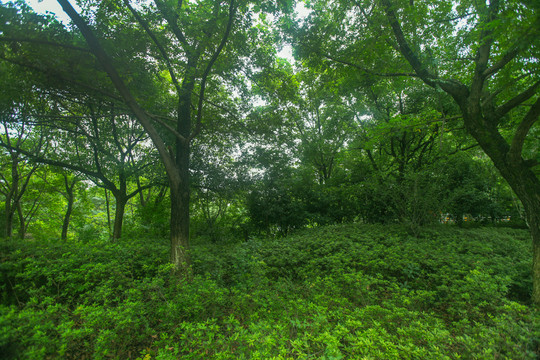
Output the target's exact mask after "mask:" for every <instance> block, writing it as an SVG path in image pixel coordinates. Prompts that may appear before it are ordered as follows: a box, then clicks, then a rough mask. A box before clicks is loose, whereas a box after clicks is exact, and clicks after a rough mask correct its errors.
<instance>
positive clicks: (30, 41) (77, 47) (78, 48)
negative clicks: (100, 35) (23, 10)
mask: <svg viewBox="0 0 540 360" xmlns="http://www.w3.org/2000/svg"><path fill="white" fill-rule="evenodd" d="M0 41H4V42H7V41H12V42H27V43H31V44H41V45H50V46H56V47H61V48H64V49H70V50H76V51H82V52H90V50H89V49H86V48H82V47H79V46H75V45H69V44H61V43H57V42H53V41H48V40H41V39H31V38H17V37H9V36H2V37H0Z"/></svg>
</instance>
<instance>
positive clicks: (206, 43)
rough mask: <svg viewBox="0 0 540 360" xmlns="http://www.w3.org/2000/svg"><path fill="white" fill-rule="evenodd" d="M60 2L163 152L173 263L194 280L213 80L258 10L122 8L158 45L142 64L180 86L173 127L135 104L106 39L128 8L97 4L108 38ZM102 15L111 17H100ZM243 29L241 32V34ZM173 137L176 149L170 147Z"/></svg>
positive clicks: (233, 57)
mask: <svg viewBox="0 0 540 360" xmlns="http://www.w3.org/2000/svg"><path fill="white" fill-rule="evenodd" d="M58 2H59V3H60V4H61V5H62V7H63V9H64V11H65V12H66V13H67V14H68V15H69V17H70V18H71V19H72V21H73V22H74V23H75V25H76V26H77V28H78V29H79V30H80V32H81V33H82V35H83V36H84V38H85V39H86V41H87V43H88V46H89V47H90V50H91V51H92V53H93V54H94V56H95V57H96V58H97V59H98V61H99V63H100V64H101V66H102V67H103V69H104V70H105V72H106V73H107V75H108V76H109V78H110V79H111V81H112V83H113V85H114V87H115V88H116V90H117V92H118V94H119V95H120V96H121V98H122V99H123V101H124V102H125V103H126V105H127V106H128V107H129V108H130V110H131V111H132V113H133V114H134V115H135V116H136V118H137V119H138V121H139V122H140V124H141V125H142V126H143V128H144V129H145V131H146V132H147V133H148V135H149V137H150V139H151V140H152V142H153V143H154V145H155V146H156V148H157V150H158V152H159V155H160V157H161V160H162V162H163V164H164V167H165V170H166V172H167V175H168V180H169V186H170V196H171V223H170V231H171V262H172V263H173V264H174V265H175V268H176V269H177V270H178V271H179V272H183V273H188V272H189V256H188V253H187V251H188V248H189V202H190V185H189V178H190V170H189V169H190V151H191V143H192V141H193V139H194V138H195V137H196V136H197V135H198V134H199V133H200V131H201V128H202V120H203V105H204V103H205V102H204V100H205V91H206V86H207V84H208V80H209V79H210V77H211V73H212V71H213V70H214V71H215V70H216V68H220V67H221V71H222V72H223V71H225V70H226V69H227V67H226V66H225V65H226V64H225V63H222V62H220V57H222V55H223V54H222V53H223V50H224V48H225V47H226V45H227V43H228V42H229V39H230V38H231V37H233V35H234V34H233V33H234V32H235V31H236V32H237V33H242V32H243V31H244V29H249V28H250V23H251V21H252V20H251V17H252V16H251V13H250V12H251V10H250V9H249V6H248V4H247V3H246V2H237V1H236V0H231V1H230V2H225V1H199V2H193V3H191V2H187V1H185V2H184V1H178V2H165V1H162V0H156V1H154V3H153V4H149V5H148V6H143V7H139V8H135V6H133V5H132V4H130V2H129V1H128V0H124V1H123V2H122V4H123V8H122V10H123V11H125V9H127V10H128V11H129V13H131V17H130V18H129V20H128V18H126V17H123V20H124V21H126V22H132V23H134V24H135V25H136V27H138V28H139V29H141V30H142V32H143V33H144V36H145V38H146V39H147V40H149V41H150V43H151V44H152V45H151V48H150V49H149V51H148V52H146V53H145V54H140V56H143V57H153V59H154V60H155V61H156V62H157V63H158V64H159V68H160V70H162V71H163V72H164V73H166V74H167V77H168V79H169V81H170V83H171V85H172V87H171V89H170V90H171V92H173V93H174V100H173V102H174V105H173V106H172V108H170V109H168V111H167V112H166V113H165V115H166V117H167V120H163V118H159V117H156V116H152V115H150V114H149V110H151V109H152V108H151V107H149V106H147V105H146V104H145V103H144V102H143V101H141V100H140V99H137V97H136V96H134V91H133V84H130V83H129V82H128V81H127V80H128V76H127V75H128V74H126V73H125V72H124V70H125V69H123V68H122V67H121V66H119V63H118V62H115V61H114V60H115V59H114V58H113V57H111V55H110V54H109V52H108V50H107V48H106V45H107V41H106V38H107V35H108V34H106V33H105V32H110V31H113V29H114V26H113V24H111V25H112V26H109V27H107V26H104V25H105V24H106V23H107V19H111V18H113V17H119V16H121V11H116V12H115V11H114V10H115V9H118V8H120V6H116V7H115V6H114V5H113V4H109V3H101V4H96V5H97V6H98V12H97V13H96V14H97V15H96V20H98V21H97V27H96V28H97V29H98V30H101V33H99V32H97V31H95V30H96V29H92V28H91V27H90V26H89V24H88V22H87V21H86V20H85V19H84V18H83V17H81V16H80V15H79V14H78V13H77V12H76V11H75V10H74V8H73V7H72V6H71V4H70V3H69V1H67V0H58ZM110 5H112V6H110ZM115 5H119V4H118V3H116V4H115ZM239 5H241V6H239ZM238 9H240V10H241V12H239V11H238ZM100 11H102V12H103V13H108V14H109V16H108V17H100V15H101V14H100ZM235 22H236V23H237V24H236V27H233V25H234V24H235ZM164 24H165V26H163V25H164ZM114 25H117V24H114ZM245 40H246V39H245V38H244V39H243V41H244V44H243V46H244V47H245ZM237 50H238V49H237ZM127 51H128V52H129V50H127ZM244 52H245V51H244ZM133 55H135V54H133ZM238 55H240V54H239V53H238V51H237V52H236V54H233V53H232V52H231V53H229V54H227V55H226V60H227V61H229V62H231V63H233V64H235V63H237V59H238ZM228 68H229V69H230V67H228ZM194 109H195V111H193V110H194ZM163 128H165V129H166V130H167V131H166V132H165V133H164V132H163V131H161V132H160V131H159V130H161V129H163ZM171 136H173V138H174V146H172V144H171V143H170V137H171Z"/></svg>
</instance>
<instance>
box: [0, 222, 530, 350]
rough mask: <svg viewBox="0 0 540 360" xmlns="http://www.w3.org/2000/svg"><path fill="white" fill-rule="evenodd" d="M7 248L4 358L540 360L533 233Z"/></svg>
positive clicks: (366, 232) (352, 230)
mask: <svg viewBox="0 0 540 360" xmlns="http://www.w3.org/2000/svg"><path fill="white" fill-rule="evenodd" d="M168 250H169V249H168V242H167V241H166V240H163V239H148V238H144V239H123V240H121V241H118V242H115V243H111V242H104V241H97V242H87V243H82V242H79V241H74V240H73V241H68V242H60V241H49V242H42V241H7V240H2V241H0V276H1V279H0V286H1V290H2V298H1V304H0V353H1V354H3V355H2V357H3V358H4V359H32V360H35V359H60V358H62V359H111V358H112V359H145V360H148V359H180V358H181V359H536V358H538V357H539V356H540V354H539V353H538V347H539V343H540V315H539V314H538V311H535V309H533V308H532V307H531V306H530V304H529V303H528V301H529V296H530V292H531V274H530V269H531V259H532V255H531V241H530V236H529V234H528V232H527V231H526V230H517V229H509V228H495V227H486V228H471V229H463V228H459V227H456V226H436V227H430V228H425V229H422V231H420V233H419V235H418V236H411V235H409V234H408V233H407V232H406V231H405V230H404V229H403V228H402V227H399V226H382V225H359V224H349V225H335V226H327V227H320V228H314V229H306V230H302V231H299V232H297V233H295V234H293V235H291V236H288V237H286V238H280V239H264V238H253V239H250V240H248V241H245V242H226V243H209V242H204V241H197V239H195V240H194V241H193V246H192V249H191V257H192V261H193V273H194V276H193V278H192V279H190V280H189V281H180V280H177V279H176V278H174V277H172V276H171V267H170V265H169V264H168V263H167V260H168Z"/></svg>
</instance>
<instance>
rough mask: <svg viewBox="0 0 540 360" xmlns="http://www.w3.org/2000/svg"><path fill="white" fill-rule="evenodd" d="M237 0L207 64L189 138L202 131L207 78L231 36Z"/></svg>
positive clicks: (232, 0) (232, 4)
mask: <svg viewBox="0 0 540 360" xmlns="http://www.w3.org/2000/svg"><path fill="white" fill-rule="evenodd" d="M234 1H235V0H231V4H230V5H229V21H228V22H227V28H226V29H225V33H224V34H223V38H222V39H221V42H220V44H219V46H218V47H217V49H216V51H215V52H214V54H213V55H212V58H211V59H210V61H209V62H208V65H206V69H205V70H204V73H203V76H202V80H201V89H200V91H199V103H198V105H197V119H196V125H195V131H193V133H192V134H191V135H190V136H189V140H191V139H193V138H194V137H195V136H197V135H198V134H199V133H200V131H201V120H202V108H203V100H204V91H205V88H206V80H207V78H208V75H209V74H210V70H212V67H213V66H214V63H215V62H216V60H217V58H218V57H219V54H220V53H221V51H222V50H223V48H224V47H225V44H226V43H227V38H228V37H229V34H230V32H231V28H232V25H233V21H234V14H235V12H236V6H235V4H234Z"/></svg>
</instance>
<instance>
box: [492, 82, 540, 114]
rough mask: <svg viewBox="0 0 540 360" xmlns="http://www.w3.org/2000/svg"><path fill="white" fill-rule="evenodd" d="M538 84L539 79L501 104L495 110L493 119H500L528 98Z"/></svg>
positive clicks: (532, 94)
mask: <svg viewBox="0 0 540 360" xmlns="http://www.w3.org/2000/svg"><path fill="white" fill-rule="evenodd" d="M539 85H540V81H537V82H535V83H534V84H532V85H531V86H530V87H529V88H528V89H527V90H525V91H523V92H522V93H521V94H518V95H516V96H514V97H513V98H512V99H510V100H508V101H507V102H506V103H504V104H502V105H501V106H499V107H498V108H497V109H496V110H495V119H500V118H501V117H503V116H504V115H506V114H507V113H508V112H509V111H510V110H512V109H514V108H515V107H516V106H518V105H520V104H521V103H523V102H524V101H527V100H529V99H530V98H531V97H533V96H534V94H536V89H537V88H538V86H539Z"/></svg>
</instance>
